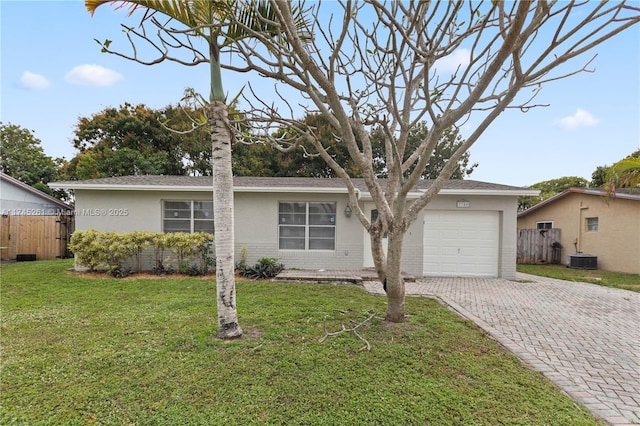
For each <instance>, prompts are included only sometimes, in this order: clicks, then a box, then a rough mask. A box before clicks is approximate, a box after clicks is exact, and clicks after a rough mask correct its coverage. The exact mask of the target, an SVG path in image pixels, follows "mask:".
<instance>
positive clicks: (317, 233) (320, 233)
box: [309, 226, 336, 238]
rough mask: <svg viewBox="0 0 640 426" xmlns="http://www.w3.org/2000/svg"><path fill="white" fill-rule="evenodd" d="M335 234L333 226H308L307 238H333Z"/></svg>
mask: <svg viewBox="0 0 640 426" xmlns="http://www.w3.org/2000/svg"><path fill="white" fill-rule="evenodd" d="M335 235H336V229H335V228H334V227H328V226H327V227H322V228H317V227H313V228H311V227H310V228H309V238H333V237H334V236H335Z"/></svg>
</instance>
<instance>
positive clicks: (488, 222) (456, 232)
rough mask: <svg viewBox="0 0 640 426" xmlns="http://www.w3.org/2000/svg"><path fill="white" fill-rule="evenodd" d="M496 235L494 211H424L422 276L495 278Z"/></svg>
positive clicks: (496, 260) (497, 237)
mask: <svg viewBox="0 0 640 426" xmlns="http://www.w3.org/2000/svg"><path fill="white" fill-rule="evenodd" d="M499 235H500V217H499V215H498V212H496V211H459V210H452V211H451V210H427V211H426V212H425V217H424V241H423V243H424V261H423V273H424V275H425V276H451V277H465V276H475V277H497V276H498V247H499Z"/></svg>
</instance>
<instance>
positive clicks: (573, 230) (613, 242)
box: [518, 193, 640, 274]
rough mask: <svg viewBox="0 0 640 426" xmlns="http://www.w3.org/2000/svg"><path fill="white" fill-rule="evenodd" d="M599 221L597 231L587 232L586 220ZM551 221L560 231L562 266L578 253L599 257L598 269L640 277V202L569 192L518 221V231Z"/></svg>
mask: <svg viewBox="0 0 640 426" xmlns="http://www.w3.org/2000/svg"><path fill="white" fill-rule="evenodd" d="M593 217H597V218H598V230H597V231H588V230H587V227H586V219H587V218H593ZM541 221H552V222H553V227H554V228H559V229H560V230H561V234H560V244H562V247H563V249H562V256H561V262H562V264H566V261H567V256H568V255H570V254H575V253H576V252H581V253H586V254H591V255H594V256H597V257H598V269H603V270H607V271H618V272H626V273H633V274H640V202H639V201H637V200H628V199H622V198H613V199H612V198H606V197H601V196H597V195H587V194H581V193H569V194H567V195H566V196H564V197H563V198H560V199H558V200H556V201H554V202H553V203H550V204H549V205H547V206H541V207H540V208H539V209H536V210H535V211H531V212H530V213H527V214H526V215H524V216H522V217H520V218H519V219H518V229H533V228H535V227H536V222H541Z"/></svg>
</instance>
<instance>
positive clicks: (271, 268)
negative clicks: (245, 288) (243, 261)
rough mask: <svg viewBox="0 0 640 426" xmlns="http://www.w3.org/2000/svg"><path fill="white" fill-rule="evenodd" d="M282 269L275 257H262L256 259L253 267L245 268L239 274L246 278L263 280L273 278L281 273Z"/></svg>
mask: <svg viewBox="0 0 640 426" xmlns="http://www.w3.org/2000/svg"><path fill="white" fill-rule="evenodd" d="M283 269H284V265H283V264H282V263H278V259H276V258H275V257H263V258H261V259H258V262H257V263H256V264H255V265H253V266H251V267H245V268H244V269H243V270H240V271H239V273H240V275H242V276H243V277H246V278H252V279H256V280H264V279H269V278H273V277H275V276H276V275H278V274H279V273H280V272H282V270H283Z"/></svg>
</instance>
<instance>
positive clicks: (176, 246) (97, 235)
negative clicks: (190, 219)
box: [69, 229, 213, 277]
mask: <svg viewBox="0 0 640 426" xmlns="http://www.w3.org/2000/svg"><path fill="white" fill-rule="evenodd" d="M211 241H213V235H211V234H207V233H204V232H196V233H194V234H189V233H185V232H178V233H172V234H164V233H155V232H140V231H133V232H125V233H117V232H100V231H96V230H95V229H89V230H87V231H76V232H74V233H73V235H72V236H71V242H70V244H69V249H70V250H71V251H72V252H73V253H74V254H75V255H76V261H77V263H78V264H80V265H83V266H86V267H88V268H89V270H91V271H107V272H108V273H109V274H111V275H112V276H115V277H125V276H127V275H128V274H129V273H130V269H129V268H127V267H126V266H125V263H126V262H127V261H133V262H134V263H135V265H136V272H141V271H142V253H143V252H144V251H145V250H146V249H147V248H149V247H153V252H154V266H153V270H154V271H156V272H158V273H166V272H169V271H172V270H175V267H177V268H178V271H179V272H180V273H185V274H189V275H202V274H206V273H207V272H208V270H209V265H210V257H209V252H210V243H211ZM165 250H169V251H170V252H172V253H173V254H175V257H176V259H177V261H176V262H175V265H172V264H168V265H167V266H165V263H167V262H168V261H169V259H165V258H164V253H165ZM194 260H196V261H197V262H198V263H197V264H195V265H194V264H193V261H194Z"/></svg>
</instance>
